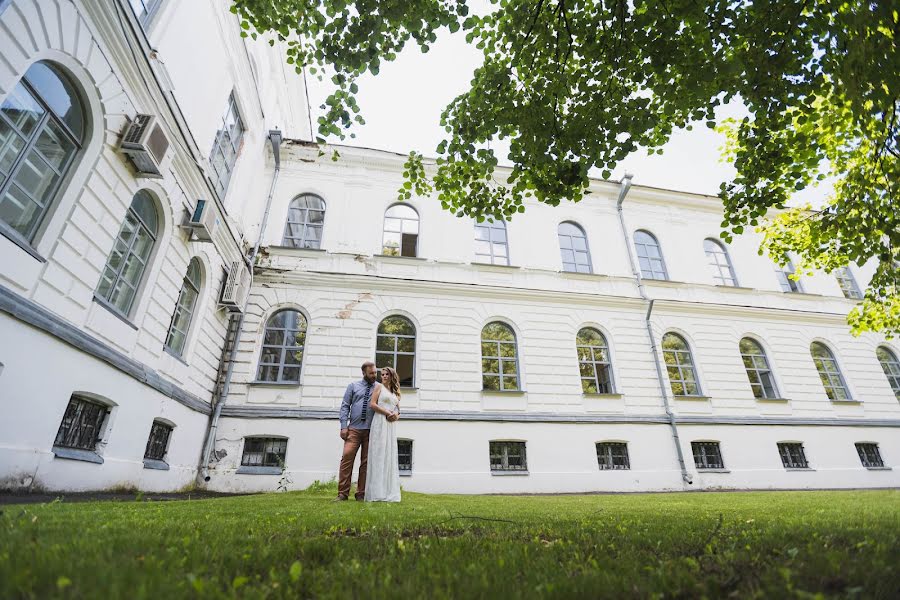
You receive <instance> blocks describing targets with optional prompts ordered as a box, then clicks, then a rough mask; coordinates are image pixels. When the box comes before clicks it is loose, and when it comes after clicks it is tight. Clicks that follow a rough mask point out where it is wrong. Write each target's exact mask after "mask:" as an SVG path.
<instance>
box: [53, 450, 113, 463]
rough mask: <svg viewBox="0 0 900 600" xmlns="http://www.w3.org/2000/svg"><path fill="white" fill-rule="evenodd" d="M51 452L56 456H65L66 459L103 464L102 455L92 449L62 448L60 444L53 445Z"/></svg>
mask: <svg viewBox="0 0 900 600" xmlns="http://www.w3.org/2000/svg"><path fill="white" fill-rule="evenodd" d="M53 454H54V455H55V456H56V458H65V459H67V460H80V461H83V462H90V463H96V464H98V465H102V464H103V457H102V456H100V455H99V454H97V453H96V452H94V451H93V450H81V449H78V448H63V447H62V446H53Z"/></svg>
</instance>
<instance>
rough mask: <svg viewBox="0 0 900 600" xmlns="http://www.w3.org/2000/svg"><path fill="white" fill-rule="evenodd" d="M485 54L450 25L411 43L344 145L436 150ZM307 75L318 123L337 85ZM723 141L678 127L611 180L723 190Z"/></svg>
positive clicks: (364, 81) (730, 111)
mask: <svg viewBox="0 0 900 600" xmlns="http://www.w3.org/2000/svg"><path fill="white" fill-rule="evenodd" d="M481 60H482V55H481V51H480V50H478V49H476V48H475V47H474V46H469V45H468V44H466V43H465V39H464V36H463V35H460V34H456V35H450V34H449V33H448V32H447V31H446V30H444V31H443V32H441V33H439V36H438V41H437V42H436V43H435V44H433V45H432V46H431V49H430V50H429V52H428V53H425V54H423V53H421V52H420V51H419V49H418V47H417V46H416V45H414V44H413V45H410V46H408V47H407V48H405V49H404V50H403V52H402V53H400V55H399V56H398V57H397V59H396V60H395V61H394V62H391V63H382V65H381V70H380V72H379V74H378V76H376V77H373V76H372V75H370V74H366V75H365V76H364V77H362V78H361V79H360V80H359V93H358V96H357V100H358V103H359V105H360V109H361V111H362V115H363V117H364V118H365V119H366V124H365V125H363V126H359V125H356V126H354V129H353V130H352V131H353V132H354V133H356V138H355V139H350V138H349V136H348V138H347V139H346V140H344V141H343V142H341V143H343V144H347V145H351V146H359V147H366V148H375V149H379V150H390V151H393V152H399V153H401V154H407V153H409V152H410V151H411V150H417V151H419V152H421V153H422V154H423V155H424V156H426V157H433V156H435V155H436V152H435V148H436V147H437V145H438V143H439V142H440V141H441V140H442V139H443V135H444V131H443V129H442V128H441V127H440V124H439V123H440V114H441V111H442V110H443V109H444V107H446V106H447V105H448V104H449V103H450V101H451V100H452V99H453V98H454V97H456V96H457V95H459V94H461V93H463V92H464V91H466V90H467V89H468V87H469V81H470V80H471V77H472V73H473V71H474V70H475V69H476V68H477V67H478V66H479V65H480V64H481ZM307 80H308V84H309V93H310V105H311V108H312V112H313V114H312V118H313V123H315V120H316V118H317V117H318V115H319V114H321V113H322V112H323V111H321V110H320V109H319V105H320V104H322V102H323V101H324V99H325V98H326V96H327V95H328V94H329V93H330V92H331V84H330V81H329V79H328V78H326V79H325V80H324V81H323V82H319V81H318V80H317V79H316V77H314V76H307ZM743 114H744V112H743V106H742V105H741V104H739V103H737V104H734V103H733V104H731V105H729V106H726V107H724V108H721V109H720V110H719V111H718V112H717V117H718V118H725V117H729V116H731V117H734V116H743ZM724 141H725V140H724V136H723V135H721V134H718V133H716V132H715V131H713V130H711V129H709V128H708V127H706V125H705V124H698V125H696V126H694V128H693V129H692V131H676V132H675V133H674V134H673V135H672V137H671V138H670V140H669V142H668V144H666V146H664V148H663V154H662V155H658V154H655V155H653V156H647V154H646V152H645V151H638V152H635V153H634V154H632V155H631V156H629V157H628V158H627V159H626V160H624V161H622V162H621V163H619V164H618V165H617V166H616V168H615V169H614V170H613V175H612V179H613V180H619V179H621V178H622V176H623V175H624V174H625V173H626V172H628V173H631V174H632V175H633V176H634V183H635V184H639V185H647V186H652V187H659V188H664V189H670V190H677V191H683V192H693V193H700V194H710V195H716V194H718V192H719V184H720V183H722V182H723V181H726V180H729V179H730V178H731V177H732V176H733V174H734V168H733V167H732V166H731V165H730V164H724V163H723V162H721V161H720V148H721V146H722V145H723V143H724ZM501 164H502V161H501ZM598 177H599V175H598ZM826 192H827V190H826V189H824V188H821V187H820V188H808V189H807V190H804V192H802V193H801V194H798V196H797V197H796V198H795V202H800V201H807V200H808V201H811V202H813V203H814V204H816V203H819V202H820V201H821V200H822V199H823V198H824V196H825V194H826Z"/></svg>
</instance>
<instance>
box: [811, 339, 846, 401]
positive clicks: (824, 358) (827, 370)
mask: <svg viewBox="0 0 900 600" xmlns="http://www.w3.org/2000/svg"><path fill="white" fill-rule="evenodd" d="M809 352H810V354H811V355H812V359H813V362H814V363H815V365H816V369H817V370H818V371H819V377H820V378H821V379H822V385H823V386H824V387H825V393H826V394H828V398H829V399H831V400H850V390H849V389H847V383H846V382H845V381H844V376H843V375H842V374H841V369H840V367H839V366H838V364H837V361H836V360H835V358H834V354H832V352H831V350H829V349H828V346H826V345H825V344H823V343H822V342H813V343H812V344H811V345H810V347H809Z"/></svg>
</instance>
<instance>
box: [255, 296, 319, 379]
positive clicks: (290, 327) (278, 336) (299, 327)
mask: <svg viewBox="0 0 900 600" xmlns="http://www.w3.org/2000/svg"><path fill="white" fill-rule="evenodd" d="M306 329H307V322H306V317H305V316H303V313H301V312H300V311H299V310H294V309H290V308H286V309H282V310H279V311H278V312H276V313H275V314H273V315H272V316H271V317H269V320H268V321H266V329H265V331H264V332H263V342H262V352H261V353H260V355H259V368H258V369H257V372H256V379H257V380H258V381H272V382H277V383H300V367H301V366H302V365H303V351H304V349H305V347H306Z"/></svg>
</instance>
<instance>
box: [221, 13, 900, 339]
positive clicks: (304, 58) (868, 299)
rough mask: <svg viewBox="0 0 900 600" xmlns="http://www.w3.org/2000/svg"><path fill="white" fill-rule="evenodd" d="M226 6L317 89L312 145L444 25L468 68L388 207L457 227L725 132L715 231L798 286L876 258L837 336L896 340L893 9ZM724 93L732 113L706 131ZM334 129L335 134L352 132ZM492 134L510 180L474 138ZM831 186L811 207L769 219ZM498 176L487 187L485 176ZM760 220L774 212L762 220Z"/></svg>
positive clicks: (350, 118)
mask: <svg viewBox="0 0 900 600" xmlns="http://www.w3.org/2000/svg"><path fill="white" fill-rule="evenodd" d="M489 8H490V11H489V12H487V13H486V14H482V15H473V14H470V13H469V7H468V6H467V4H466V2H465V0H462V1H458V2H453V1H450V0H399V1H396V0H395V1H382V2H377V1H373V0H358V1H355V2H351V1H344V0H323V1H320V2H309V1H308V0H235V2H234V5H233V8H232V10H233V11H234V12H235V13H236V14H237V15H238V16H239V17H240V19H241V22H242V27H243V28H244V30H245V35H251V36H254V37H255V36H256V35H257V33H266V32H274V33H275V34H276V35H277V37H278V38H280V39H281V40H283V41H286V44H287V48H288V50H287V51H288V62H290V63H292V64H294V65H295V68H296V69H297V70H298V72H300V71H302V69H303V68H304V67H307V68H308V69H309V71H310V73H313V74H316V75H317V76H319V77H322V73H323V72H324V70H325V69H326V68H327V69H328V72H329V73H334V75H333V77H332V79H331V81H332V83H333V84H334V90H333V93H332V94H331V95H330V96H329V97H328V98H327V100H326V101H325V105H323V108H324V109H325V112H324V114H323V115H322V116H321V117H319V120H318V140H319V142H320V143H323V142H324V141H325V139H326V138H327V137H328V136H336V137H338V138H341V139H343V138H344V137H345V135H347V133H348V130H349V129H350V128H351V127H352V125H353V124H354V123H360V124H361V123H363V122H364V121H363V119H362V116H361V115H360V109H359V106H358V105H357V102H356V94H357V91H358V86H357V79H358V78H359V77H360V76H361V75H363V74H364V73H366V72H368V73H372V74H373V75H377V74H378V70H379V68H380V66H381V64H382V62H386V61H391V60H393V59H394V58H396V56H397V54H398V53H399V52H400V51H401V50H402V49H403V48H404V47H405V46H406V45H407V44H410V43H414V44H416V45H418V47H419V48H420V49H421V51H423V52H427V51H428V49H429V47H430V45H431V44H433V43H434V42H435V41H436V39H437V35H438V33H439V32H442V31H443V30H444V29H446V30H448V31H449V32H460V34H464V35H465V36H466V40H467V41H468V42H469V43H471V44H475V45H476V46H477V47H478V48H480V49H482V51H483V53H484V63H483V65H482V66H481V67H480V68H479V69H477V70H476V72H475V74H474V77H473V79H472V81H471V88H470V89H469V91H468V92H466V93H464V94H462V95H460V96H458V97H457V98H455V99H454V100H453V101H452V102H451V103H450V105H449V106H447V107H446V108H445V109H444V111H443V113H442V115H441V124H442V125H443V126H444V128H445V130H446V139H444V140H443V141H442V142H441V143H440V144H439V145H438V147H437V149H436V153H437V161H436V165H435V168H434V169H429V170H428V172H426V170H425V165H424V162H423V159H422V156H421V155H420V154H417V153H411V155H410V158H409V161H408V163H407V171H406V181H405V182H404V187H403V189H401V191H400V194H401V197H409V196H410V195H411V194H412V193H413V192H415V193H417V194H420V195H427V194H431V193H434V194H435V195H436V196H437V198H438V199H439V200H440V201H441V204H442V205H443V207H444V208H445V209H447V210H449V211H452V212H453V213H454V214H457V215H466V216H471V217H475V218H476V219H478V220H482V219H483V218H485V217H493V218H501V219H502V218H509V217H511V216H512V215H513V214H515V213H517V212H522V211H524V204H523V200H524V198H526V197H528V196H534V197H535V198H536V199H537V200H539V201H541V202H545V203H548V204H551V205H557V204H559V202H560V201H562V200H564V199H565V200H571V201H575V202H577V201H579V200H581V199H582V198H583V196H584V194H585V193H587V188H588V185H589V179H588V172H589V170H590V169H594V168H596V169H599V171H600V172H601V173H602V175H603V177H604V178H609V177H610V176H611V173H612V170H613V168H614V167H615V166H616V164H617V163H618V162H619V161H621V160H622V159H624V158H625V157H626V156H628V155H629V154H630V153H632V152H634V151H635V150H637V149H638V148H645V149H646V150H647V151H648V152H650V153H651V154H652V153H654V152H657V153H662V146H663V145H664V144H665V143H666V141H667V140H668V139H669V137H670V135H671V134H672V132H673V130H674V129H676V128H682V127H686V128H688V129H689V128H690V127H691V124H692V123H694V122H697V121H700V122H704V121H705V123H706V125H707V126H709V127H716V126H719V127H721V128H722V130H723V131H725V132H726V133H727V136H728V143H727V145H726V149H725V153H726V157H727V158H728V159H729V160H731V161H732V162H733V164H734V166H735V168H736V169H737V175H736V177H735V178H734V180H733V181H730V182H727V183H725V184H723V185H722V187H721V190H720V197H721V198H722V200H723V202H724V206H725V220H724V221H723V223H722V228H723V234H722V237H723V238H725V239H726V240H729V239H731V237H732V236H733V235H739V234H741V233H742V232H743V230H744V229H745V228H746V227H758V228H759V229H760V231H761V232H762V233H763V234H764V242H763V245H762V247H761V248H760V252H761V253H763V252H768V253H769V254H770V256H772V257H773V258H774V259H775V260H776V261H777V262H779V263H784V262H786V260H787V258H786V257H787V253H788V252H791V253H793V254H794V255H795V256H796V263H797V267H798V274H802V273H806V272H809V271H811V270H812V269H824V270H826V271H831V270H832V269H834V268H836V267H838V266H841V265H845V264H847V263H848V262H854V263H859V264H862V263H864V262H866V261H867V260H869V259H873V258H874V259H876V260H877V261H878V264H879V266H878V269H877V271H876V273H875V276H874V278H873V279H872V282H871V284H870V285H869V287H868V289H867V290H866V293H865V299H864V300H863V302H861V303H860V304H859V305H858V306H857V307H856V308H855V309H854V310H853V311H852V313H851V315H850V323H851V325H852V327H853V329H854V332H856V333H859V332H861V331H865V330H876V331H883V332H885V333H886V334H887V335H892V334H894V333H897V332H900V298H898V290H900V275H898V268H897V261H898V260H900V217H898V212H900V211H898V210H897V206H898V182H900V119H898V115H900V51H898V44H897V38H898V34H900V17H898V6H897V4H896V2H891V1H888V0H883V1H879V0H874V1H868V2H863V1H859V0H849V1H843V0H842V1H831V0H803V1H799V2H784V1H783V0H757V1H752V2H751V1H748V0H745V1H734V0H732V1H728V0H631V1H627V0H597V1H587V0H530V1H524V0H491V2H490V7H489ZM732 99H739V100H740V101H742V102H743V103H744V105H745V106H746V108H747V110H748V116H747V117H746V118H744V119H742V120H739V121H738V120H731V121H728V122H724V123H719V124H717V123H716V121H715V114H714V113H715V109H716V107H717V106H719V105H721V104H724V103H727V102H729V101H730V100H732ZM351 135H352V134H351ZM497 140H506V141H507V142H508V144H509V155H508V158H509V160H510V161H511V163H512V165H513V166H512V171H511V174H510V175H509V176H508V177H506V178H505V180H504V179H503V177H501V176H500V175H499V173H498V170H497V169H498V157H497V156H496V155H495V152H494V150H492V149H491V147H490V143H491V142H492V141H497ZM826 177H827V178H829V179H831V180H832V181H834V182H835V184H834V193H833V195H832V196H831V197H830V198H829V200H828V202H827V203H826V205H825V206H823V207H819V208H818V209H816V210H813V209H811V208H809V207H803V208H786V207H787V203H788V201H789V200H790V198H791V196H792V194H794V193H795V192H797V191H799V190H802V189H804V188H805V187H807V186H809V185H811V184H814V183H815V182H817V181H821V180H823V179H825V178H826ZM498 181H500V183H498ZM771 209H775V210H771Z"/></svg>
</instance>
